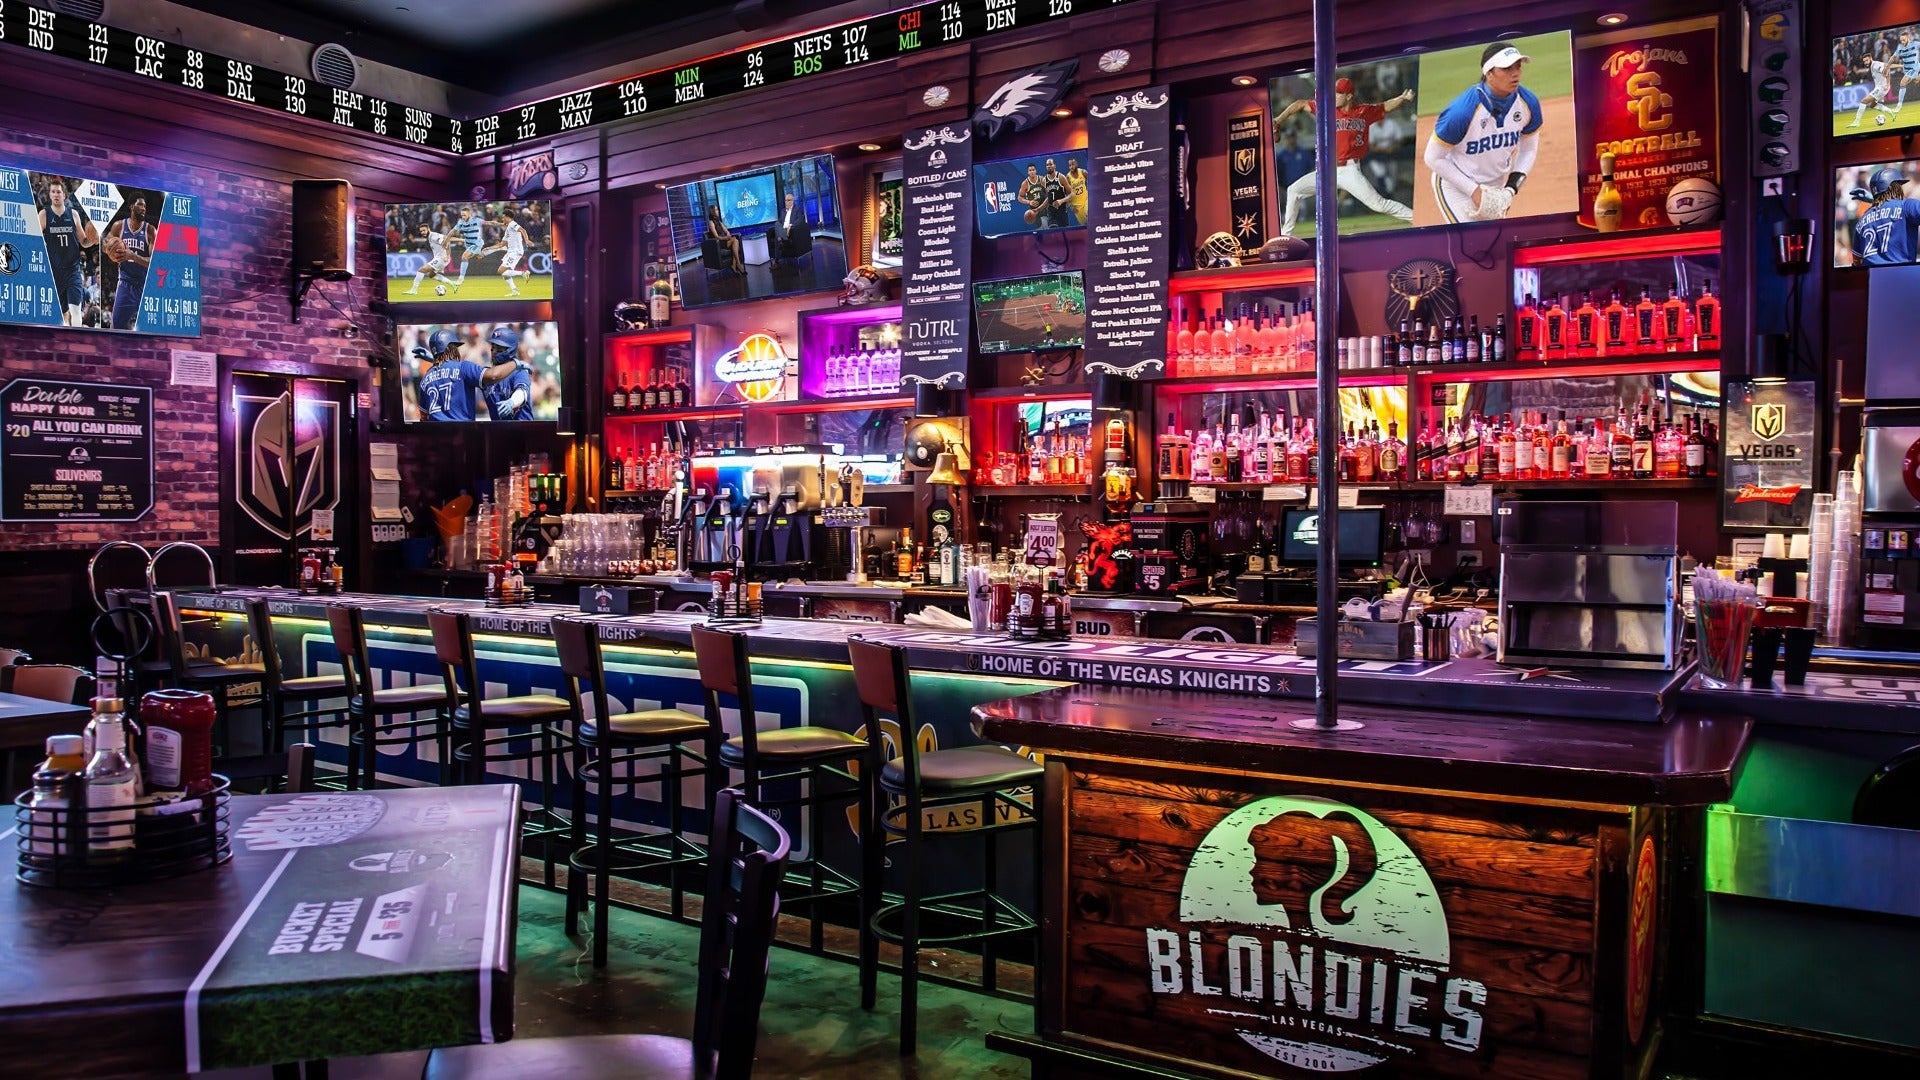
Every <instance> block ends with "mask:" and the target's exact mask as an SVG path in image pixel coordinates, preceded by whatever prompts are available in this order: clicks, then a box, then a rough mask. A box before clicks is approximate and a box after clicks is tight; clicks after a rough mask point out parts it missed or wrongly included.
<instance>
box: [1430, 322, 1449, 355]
mask: <svg viewBox="0 0 1920 1080" xmlns="http://www.w3.org/2000/svg"><path fill="white" fill-rule="evenodd" d="M1425 360H1426V362H1427V363H1428V364H1443V363H1445V362H1446V361H1444V360H1442V359H1441V357H1440V324H1439V323H1434V324H1433V325H1432V326H1429V327H1427V355H1426V357H1425Z"/></svg>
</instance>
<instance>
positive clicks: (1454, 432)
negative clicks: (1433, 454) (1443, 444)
mask: <svg viewBox="0 0 1920 1080" xmlns="http://www.w3.org/2000/svg"><path fill="white" fill-rule="evenodd" d="M1465 429H1466V419H1465V418H1464V417H1462V418H1461V419H1459V420H1457V421H1454V422H1453V423H1450V424H1448V425H1447V471H1446V480H1447V482H1448V483H1450V484H1457V483H1459V482H1460V481H1462V480H1464V479H1466V477H1467V462H1466V444H1467V433H1466V430H1465ZM1476 468H1477V466H1476Z"/></svg>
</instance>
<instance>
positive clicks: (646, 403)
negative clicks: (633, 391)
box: [640, 371, 660, 412]
mask: <svg viewBox="0 0 1920 1080" xmlns="http://www.w3.org/2000/svg"><path fill="white" fill-rule="evenodd" d="M640 402H641V404H640V408H641V409H643V410H644V411H646V412H658V411H659V410H660V373H659V372H657V371H649V372H647V389H646V390H645V392H643V393H642V394H641V395H640Z"/></svg>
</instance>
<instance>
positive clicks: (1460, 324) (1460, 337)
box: [1448, 317, 1478, 364]
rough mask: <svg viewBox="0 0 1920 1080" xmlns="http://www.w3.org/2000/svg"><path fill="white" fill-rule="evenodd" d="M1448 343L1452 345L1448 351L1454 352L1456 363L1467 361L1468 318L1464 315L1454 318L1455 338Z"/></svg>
mask: <svg viewBox="0 0 1920 1080" xmlns="http://www.w3.org/2000/svg"><path fill="white" fill-rule="evenodd" d="M1475 321H1476V322H1477V321H1478V319H1477V318H1476V320H1475ZM1448 344H1449V345H1450V346H1451V347H1450V348H1449V350H1448V351H1449V352H1451V353H1453V362H1454V363H1456V364H1464V363H1466V362H1467V320H1466V319H1465V318H1464V317H1462V318H1455V319H1454V320H1453V340H1452V341H1451V342H1449V343H1448Z"/></svg>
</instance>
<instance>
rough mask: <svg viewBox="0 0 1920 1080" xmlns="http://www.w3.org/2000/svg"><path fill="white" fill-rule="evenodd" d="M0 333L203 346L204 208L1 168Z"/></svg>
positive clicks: (153, 193) (145, 191)
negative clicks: (169, 339) (106, 336)
mask: <svg viewBox="0 0 1920 1080" xmlns="http://www.w3.org/2000/svg"><path fill="white" fill-rule="evenodd" d="M0 323H20V324H24V325H28V326H71V327H81V328H85V329H90V330H120V331H125V332H128V333H136V334H167V335H173V336H179V337H198V336H200V200H199V199H198V198H196V197H194V196H192V195H181V194H177V193H175V192H169V191H163V190H160V189H157V188H141V187H132V186H128V185H125V184H116V183H113V182H110V181H106V180H94V179H88V178H86V177H81V176H70V175H67V174H64V173H52V172H41V171H37V170H32V169H23V168H16V167H13V166H6V165H0Z"/></svg>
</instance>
